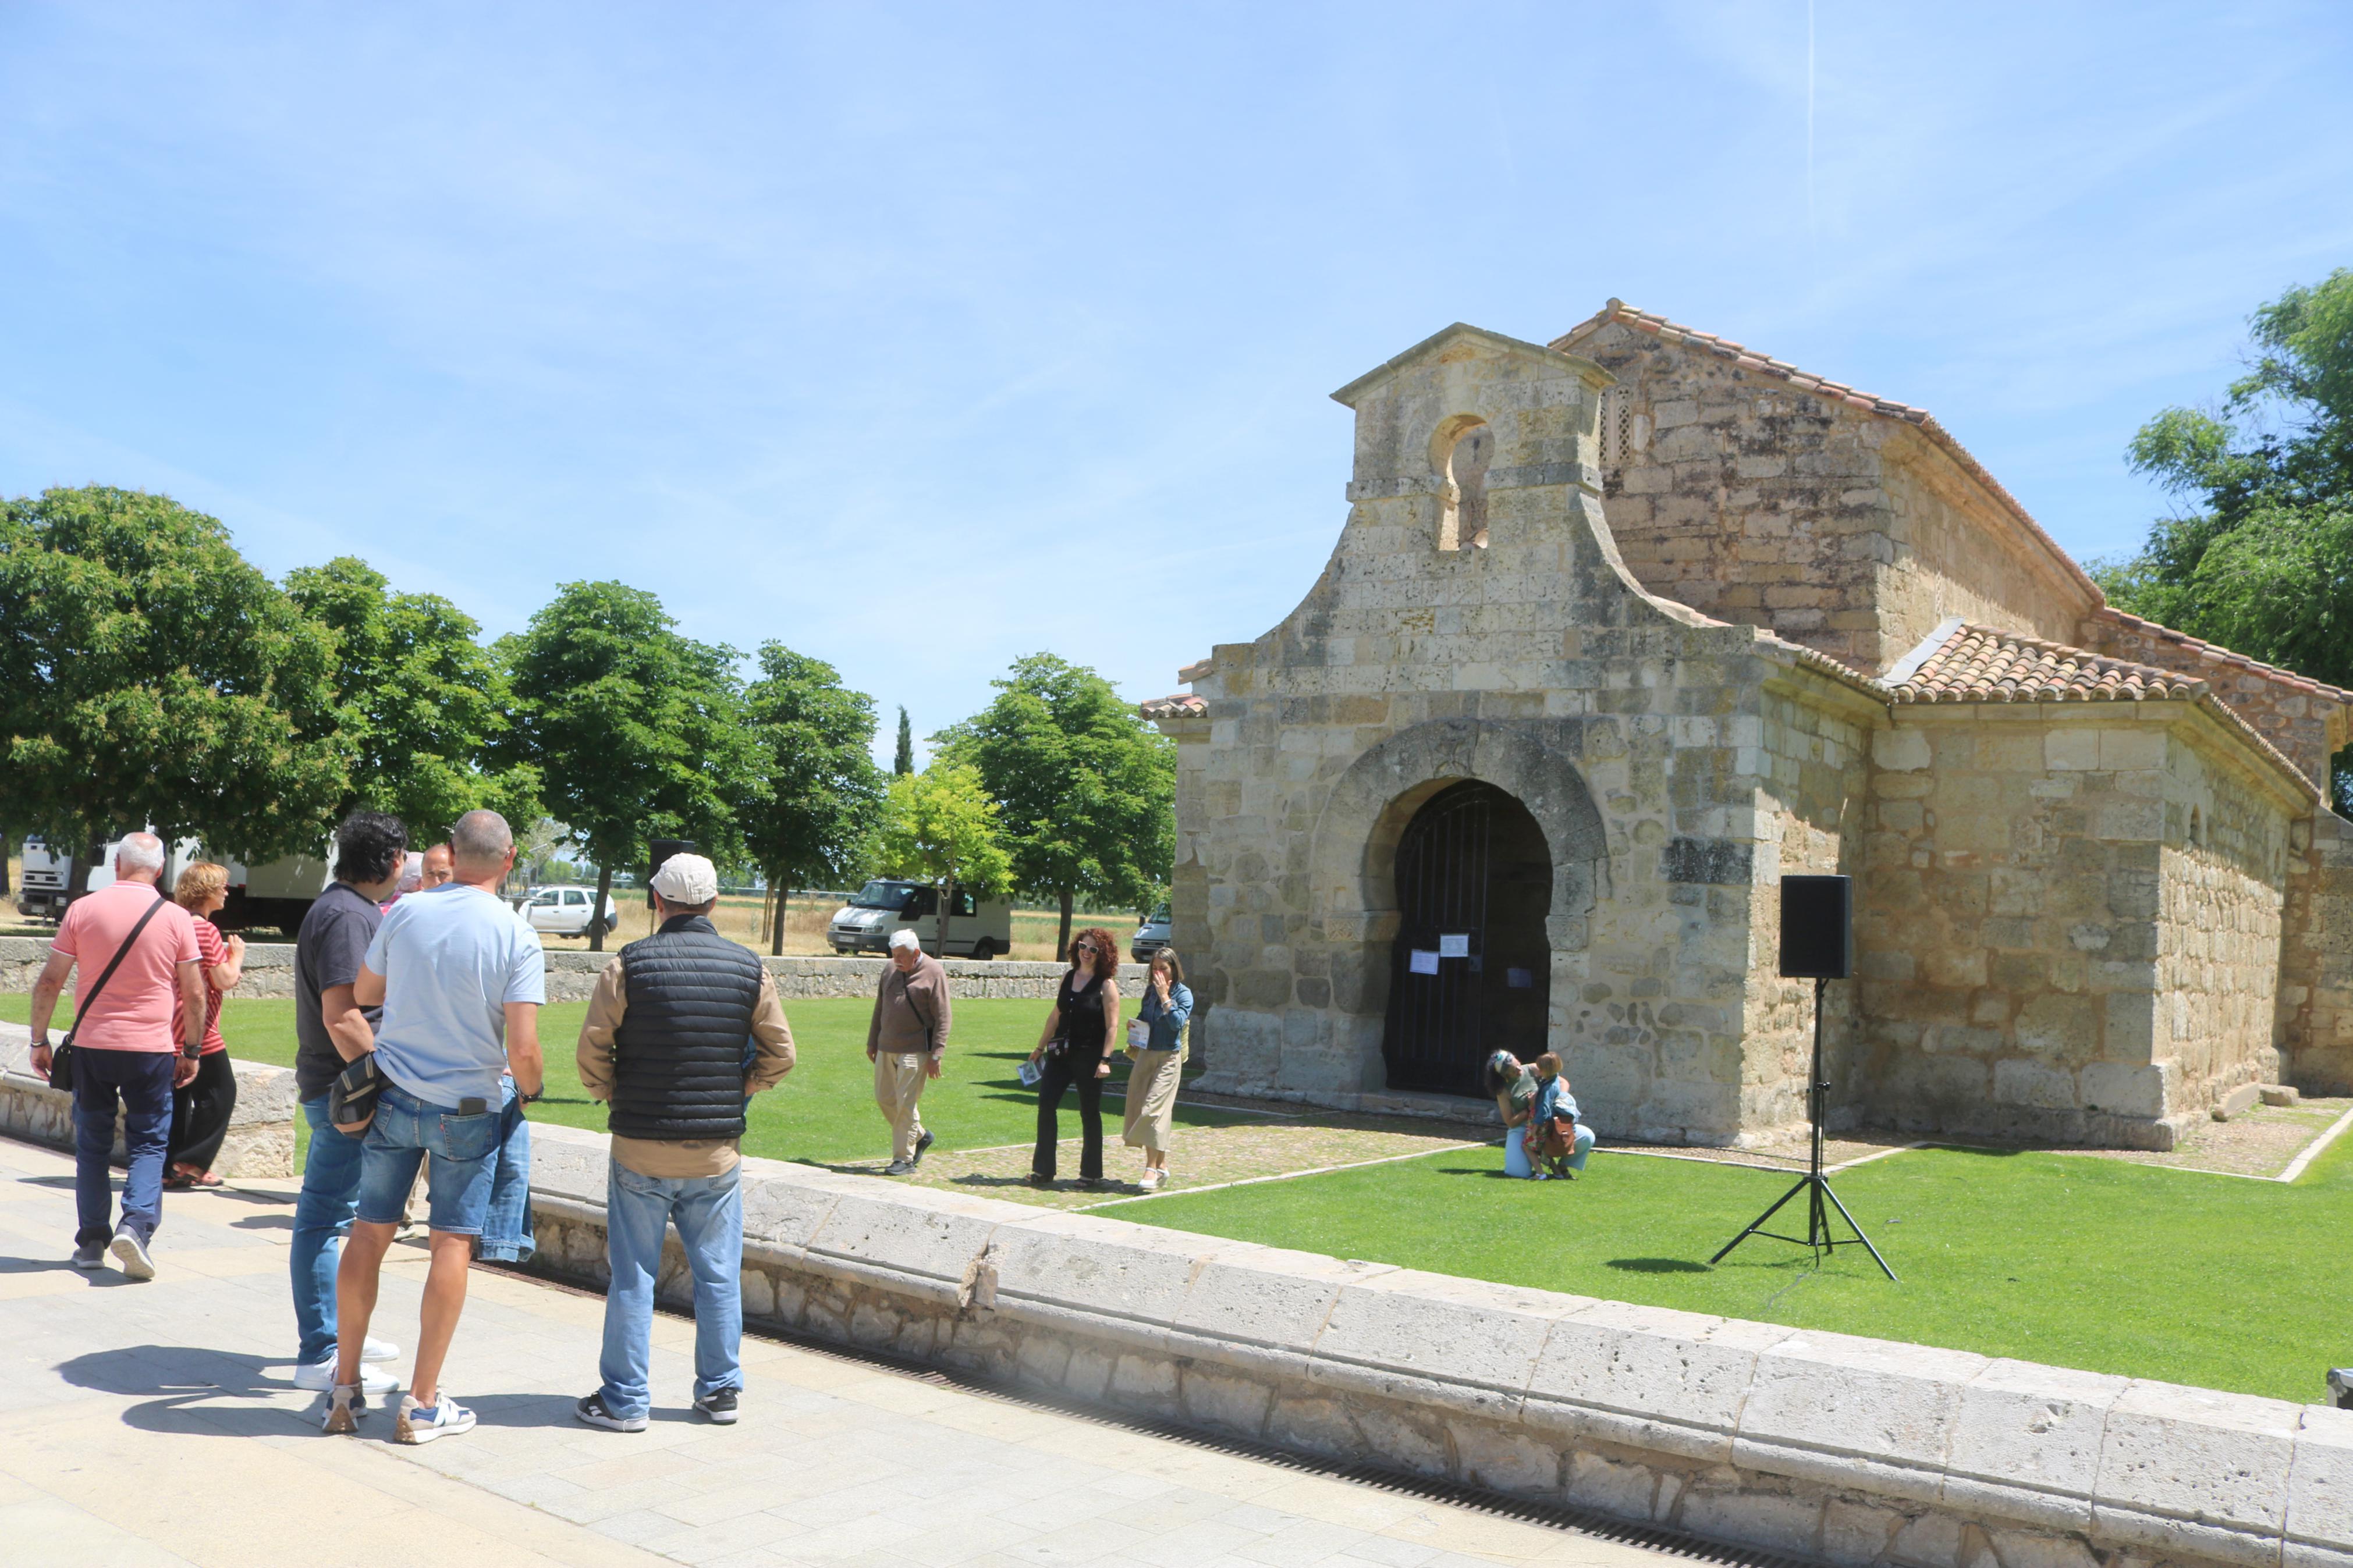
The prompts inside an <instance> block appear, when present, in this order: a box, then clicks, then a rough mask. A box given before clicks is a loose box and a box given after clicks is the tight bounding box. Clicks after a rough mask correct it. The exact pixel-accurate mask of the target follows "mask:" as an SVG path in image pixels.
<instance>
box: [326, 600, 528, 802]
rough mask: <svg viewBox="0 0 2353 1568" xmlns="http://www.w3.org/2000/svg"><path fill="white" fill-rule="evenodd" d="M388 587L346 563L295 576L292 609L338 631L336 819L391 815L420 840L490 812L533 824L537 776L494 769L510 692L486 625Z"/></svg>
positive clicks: (520, 769) (444, 605)
mask: <svg viewBox="0 0 2353 1568" xmlns="http://www.w3.org/2000/svg"><path fill="white" fill-rule="evenodd" d="M391 586H392V585H391V584H390V582H389V581H388V580H387V579H386V578H385V576H384V574H382V573H380V572H377V571H375V569H374V568H372V567H370V566H369V565H368V563H366V562H364V561H360V560H355V559H353V557H351V556H348V555H345V556H340V557H338V558H336V559H335V560H332V561H330V562H328V563H326V564H325V565H324V566H306V567H302V568H301V569H299V570H297V571H294V572H290V573H289V574H287V577H286V591H287V593H288V594H289V595H290V596H291V597H292V598H293V600H294V603H295V604H296V605H300V606H301V609H302V612H303V613H304V614H305V615H307V616H310V617H311V619H312V620H314V621H317V622H319V623H320V624H321V625H322V626H327V627H328V628H330V629H331V630H332V631H333V632H334V634H335V654H336V664H337V673H336V680H335V689H336V700H335V711H334V735H335V739H336V742H337V743H338V744H340V745H341V746H342V748H343V755H344V758H345V761H346V763H347V764H348V766H349V768H350V773H351V778H350V784H349V787H348V788H347V789H346V791H345V792H344V795H343V800H342V801H341V802H340V803H338V804H337V805H336V808H335V812H334V815H335V816H342V815H343V813H345V812H347V811H349V810H351V809H352V808H353V807H354V806H362V805H364V806H367V807H370V808H371V809H374V810H376V811H388V812H391V813H392V814H393V815H394V816H397V817H399V818H400V819H401V821H403V822H405V823H406V824H407V825H408V831H409V835H410V837H411V838H412V839H414V840H415V841H416V842H417V843H418V844H424V843H427V842H429V841H431V840H432V839H434V838H436V837H439V836H440V835H441V834H443V833H446V832H447V831H448V827H449V825H450V824H451V823H453V822H455V821H457V820H458V818H459V817H460V816H464V815H465V814H466V813H467V812H470V811H473V810H476V809H478V808H480V807H483V806H488V807H489V808H491V810H493V811H496V812H498V813H499V814H500V815H501V816H504V817H506V819H507V820H508V821H509V822H512V823H516V824H528V823H530V822H531V821H532V820H533V818H534V817H536V816H538V815H539V778H538V775H537V773H534V772H533V770H532V769H531V768H530V767H529V766H528V765H522V766H516V767H510V768H505V769H493V768H490V767H487V766H485V759H486V758H488V756H489V755H490V753H491V749H492V747H493V746H494V745H495V743H496V742H497V741H498V740H499V738H500V737H501V736H502V735H503V734H504V733H505V732H506V729H507V710H509V708H511V707H512V705H513V693H512V691H511V690H510V689H509V688H508V685H507V678H506V673H505V671H503V670H501V668H499V665H498V660H497V659H496V658H493V657H491V650H490V649H489V648H487V647H483V646H482V644H481V643H480V640H479V638H480V633H481V627H480V626H478V625H477V624H476V623H475V621H474V619H473V617H471V616H468V615H467V614H466V613H465V612H463V611H462V610H460V609H459V608H458V606H457V605H452V604H451V603H449V601H448V600H447V599H444V598H442V597H441V596H440V595H437V594H396V593H393V592H391V591H390V590H391Z"/></svg>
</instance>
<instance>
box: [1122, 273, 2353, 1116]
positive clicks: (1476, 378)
mask: <svg viewBox="0 0 2353 1568" xmlns="http://www.w3.org/2000/svg"><path fill="white" fill-rule="evenodd" d="M1334 396H1335V398H1336V399H1337V400H1338V401H1339V402H1340V403H1342V404H1344V405H1346V406H1347V407H1349V408H1350V409H1352V410H1353V411H1354V412H1355V415H1356V455H1355V469H1354V472H1353V473H1352V474H1351V475H1350V477H1349V479H1348V483H1347V501H1348V514H1347V521H1346V522H1345V525H1344V526H1343V527H1342V529H1341V531H1340V536H1339V539H1338V542H1337V543H1336V544H1335V547H1334V549H1333V552H1332V555H1331V559H1330V561H1329V563H1327V564H1326V565H1325V567H1324V573H1323V575H1322V577H1321V578H1320V579H1318V580H1317V582H1316V583H1315V584H1314V586H1313V587H1311V588H1310V589H1309V590H1308V591H1307V595H1306V597H1305V598H1304V599H1303V600H1302V601H1301V603H1300V605H1299V606H1298V608H1297V609H1295V610H1293V612H1292V613H1291V615H1290V616H1288V617H1287V618H1285V619H1284V620H1283V622H1282V624H1281V625H1279V626H1276V627H1274V628H1273V629H1272V630H1271V631H1269V632H1267V633H1266V634H1265V635H1264V636H1262V637H1259V638H1258V639H1257V640H1255V641H1253V642H1238V643H1228V644H1221V645H1219V646H1218V647H1216V648H1215V649H1213V650H1212V651H1211V653H1210V654H1209V657H1208V658H1205V659H1203V660H1201V661H1200V662H1199V663H1198V664H1195V665H1192V666H1190V667H1189V668H1187V669H1185V670H1184V671H1182V672H1180V679H1184V680H1186V681H1187V683H1189V685H1190V686H1191V688H1192V689H1191V691H1190V692H1188V693H1186V694H1182V695H1178V696H1175V697H1170V698H1165V699H1161V700H1156V701H1153V702H1148V703H1145V705H1144V712H1145V716H1146V717H1147V718H1149V719H1151V720H1153V721H1156V722H1157V723H1158V724H1159V725H1160V727H1161V728H1162V729H1163V730H1164V731H1166V732H1167V733H1169V734H1170V735H1172V736H1174V737H1175V738H1176V742H1177V756H1178V763H1177V852H1176V884H1175V893H1174V902H1175V907H1176V931H1175V938H1176V945H1177V947H1178V948H1179V950H1180V951H1181V952H1184V954H1185V955H1186V957H1187V960H1188V962H1189V963H1191V965H1192V973H1193V979H1194V984H1195V990H1196V993H1197V994H1198V997H1199V998H1200V1004H1201V1005H1200V1013H1199V1024H1198V1029H1197V1034H1196V1038H1197V1040H1198V1043H1199V1046H1200V1047H1201V1049H1202V1051H1203V1052H1204V1054H1205V1057H1206V1060H1207V1063H1208V1078H1207V1079H1205V1081H1204V1087H1208V1088H1214V1089H1227V1090H1232V1091H1240V1092H1247V1093H1254V1094H1261V1095H1272V1096H1277V1097H1284V1098H1296V1099H1301V1100H1311V1101H1319V1102H1324V1103H1331V1104H1337V1105H1358V1106H1375V1105H1383V1104H1394V1103H1398V1102H1400V1101H1409V1100H1411V1098H1412V1097H1416V1096H1429V1095H1455V1096H1460V1095H1468V1094H1475V1093H1476V1092H1477V1089H1476V1081H1475V1079H1476V1071H1477V1067H1478V1063H1479V1061H1480V1060H1481V1058H1482V1055H1483V1053H1484V1052H1486V1051H1487V1050H1490V1049H1493V1048H1494V1047H1499V1046H1500V1047H1509V1048H1511V1049H1513V1050H1514V1051H1516V1052H1517V1053H1518V1054H1519V1055H1521V1056H1522V1057H1524V1058H1525V1057H1533V1056H1535V1054H1536V1053H1537V1052H1538V1051H1540V1050H1543V1049H1546V1048H1550V1049H1552V1050H1555V1051H1557V1052H1559V1053H1560V1054H1561V1056H1562V1058H1564V1059H1565V1061H1566V1062H1567V1064H1568V1070H1569V1074H1570V1076H1571V1078H1572V1079H1573V1081H1574V1083H1575V1086H1576V1091H1577V1097H1578V1099H1579V1100H1580V1101H1581V1102H1582V1104H1583V1107H1584V1109H1585V1110H1586V1113H1587V1115H1588V1118H1589V1119H1590V1120H1591V1121H1593V1122H1594V1124H1595V1125H1596V1127H1597V1128H1598V1129H1599V1130H1600V1131H1601V1132H1602V1133H1603V1134H1604V1136H1605V1137H1616V1138H1620V1139H1625V1140H1633V1141H1642V1142H1690V1143H1709V1144H1727V1143H1740V1142H1748V1141H1755V1140H1757V1139H1760V1138H1764V1137H1768V1136H1771V1135H1773V1134H1775V1133H1776V1132H1778V1131H1784V1130H1786V1129H1787V1128H1788V1127H1789V1126H1790V1125H1791V1124H1793V1123H1797V1122H1799V1121H1802V1120H1803V1118H1804V1116H1805V1095H1806V1089H1805V1077H1806V1059H1807V1049H1808V1044H1809V1038H1810V1036H1809V1027H1810V1025H1809V1016H1810V1015H1809V1011H1808V1005H1807V1002H1808V996H1807V990H1808V987H1807V983H1804V982H1797V981H1787V980H1783V979H1781V978H1779V977H1778V974H1777V973H1776V942H1777V935H1778V918H1779V889H1780V881H1781V878H1782V877H1783V875H1784V874H1785V873H1792V872H1827V871H1837V872H1843V873H1846V874H1848V875H1850V876H1852V878H1853V879H1854V886H1855V893H1856V900H1855V902H1856V923H1855V932H1856V949H1857V966H1858V977H1857V979H1856V980H1855V981H1853V982H1852V983H1834V984H1831V986H1830V988H1829V1002H1828V1006H1827V1013H1826V1016H1827V1020H1828V1039H1829V1042H1830V1067H1831V1074H1830V1076H1831V1078H1832V1079H1833V1082H1834V1087H1833V1089H1832V1105H1833V1112H1832V1114H1833V1119H1834V1121H1836V1122H1838V1123H1839V1124H1842V1125H1870V1126H1877V1127H1886V1128H1895V1129H1905V1130H1916V1131H1941V1132H1947V1133H1952V1134H1962V1135H1967V1134H1975V1135H1991V1136H1998V1137H2005V1138H2023V1139H2029V1140H2037V1141H2052V1142H2079V1143H2095V1144H2109V1145H2118V1146H2128V1147H2138V1148H2168V1147H2170V1146H2171V1145H2172V1144H2173V1142H2174V1141H2175V1140H2176V1139H2177V1138H2178V1137H2179V1135H2180V1134H2181V1133H2182V1132H2183V1131H2185V1130H2186V1129H2187V1128H2188V1127H2189V1125H2191V1124H2192V1122H2193V1121H2195V1120H2196V1119H2198V1118H2201V1117H2204V1116H2206V1115H2208V1114H2209V1112H2210V1111H2211V1109H2212V1108H2213V1107H2214V1106H2215V1105H2216V1104H2217V1103H2218V1102H2219V1101H2221V1100H2222V1099H2224V1098H2225V1097H2227V1096H2229V1095H2231V1094H2232V1092H2233V1091H2234V1090H2239V1089H2242V1088H2243V1087H2244V1086H2248V1085H2252V1084H2257V1083H2271V1082H2278V1081H2284V1082H2287V1083H2291V1084H2297V1085H2301V1086H2302V1087H2304V1088H2305V1089H2307V1090H2309V1091H2322V1090H2327V1091H2334V1092H2338V1093H2342V1092H2347V1091H2348V1090H2353V823H2348V822H2347V821H2345V820H2343V819H2341V818H2339V817H2337V816H2335V815H2333V814H2332V813H2331V812H2330V811H2329V810H2328V809H2327V805H2326V804H2325V800H2326V792H2327V779H2328V770H2329V764H2330V758H2331V755H2332V753H2334V752H2337V751H2338V750H2339V749H2340V748H2343V747H2344V746H2346V745H2347V743H2348V740H2353V692H2347V691H2343V690H2339V689H2336V688H2334V687H2330V686H2327V685H2324V684H2321V683H2319V682H2316V681H2313V680H2309V679H2304V678H2302V677H2299V676H2297V675H2295V674H2294V673H2293V672H2291V671H2288V670H2284V669H2279V668H2273V667H2271V666H2268V665H2264V664H2260V663H2257V662H2255V661H2254V660H2252V659H2249V658H2242V657H2241V656H2239V655H2237V654H2233V653H2232V652H2230V651H2229V650H2227V649H2225V648H2221V647H2215V646H2213V645H2211V644H2209V643H2204V642H2201V641H2199V640H2198V639H2196V638H2194V637H2185V636H2183V635H2181V634H2179V633H2178V632H2174V631H2170V630H2168V629H2167V628H2166V627H2163V626H2157V625H2154V624H2152V623H2150V622H2147V621H2145V620H2141V619H2138V618H2137V617H2135V616H2128V615H2125V614H2122V613H2120V612H2118V611H2116V610H2115V609H2113V608H2111V607H2109V606H2108V605H2106V604H2105V602H2104V600H2103V598H2102V595H2101V594H2100V591H2099V589H2098V587H2097V586H2096V585H2095V584H2094V583H2093V582H2092V580H2091V579H2090V578H2089V577H2087V576H2086V575H2085V574H2084V571H2083V569H2082V568H2081V567H2080V566H2078V565H2077V564H2076V563H2074V562H2073V561H2072V560H2071V559H2069V558H2068V556H2067V554H2066V552H2064V551H2063V550H2062V549H2060V548H2059V546H2058V545H2057V544H2056V543H2055V542H2052V539H2051V537H2050V536H2049V535H2048V534H2047V533H2045V532H2044V531H2042V528H2041V527H2040V526H2039V525H2037V523H2036V522H2035V521H2034V519H2033V518H2032V517H2031V516H2030V515H2028V513H2027V511H2026V510H2025V508H2024V507H2023V506H2021V504H2020V503H2019V501H2018V500H2017V499H2016V498H2014V497H2013V496H2011V495H2010V492H2009V491H2007V490H2006V489H2003V488H2002V487H2001V485H2000V482H1999V481H1998V480H1996V479H1994V477H1993V476H1992V475H1991V474H1989V473H1988V472H1987V471H1986V469H1985V468H1983V466H1982V465H1980V464H1979V463H1978V461H1977V460H1976V459H1975V458H1972V457H1971V456H1970V455H1969V454H1968V451H1967V450H1966V449H1965V448H1964V447H1962V446H1961V445H1960V443H1959V442H1957V440H1955V439H1954V438H1953V437H1952V436H1951V435H1950V434H1949V433H1948V432H1947V431H1946V429H1945V428H1944V427H1943V426H1941V425H1939V424H1938V423H1937V422H1936V420H1935V419H1934V418H1933V417H1931V416H1929V415H1928V414H1927V413H1926V411H1925V410H1923V409H1919V408H1915V407H1911V406H1908V405H1904V404H1900V403H1894V402H1891V401H1889V400H1887V399H1885V398H1881V397H1873V396H1871V395H1866V394H1863V393H1860V392H1857V391H1856V390H1854V389H1853V388H1852V387H1851V386H1846V385H1843V384H1840V383H1837V382H1833V381H1827V380H1824V379H1823V378H1821V377H1820V376H1816V375H1812V374H1807V373H1805V372H1802V371H1800V370H1799V369H1798V368H1796V367H1795V366H1793V365H1789V364H1787V363H1782V362H1781V361H1778V360H1774V359H1768V358H1767V357H1766V356H1765V355H1764V354H1762V353H1757V352H1755V351H1752V350H1749V349H1746V348H1743V347H1742V346H1741V345H1739V344H1737V343H1734V342H1726V341H1725V340H1723V339H1721V338H1716V337H1713V336H1710V335H1709V334H1707V333H1704V332H1700V331H1692V330H1690V329H1688V328H1684V327H1681V326H1677V325H1675V324H1674V323H1672V322H1670V321H1665V320H1663V319H1662V318H1660V317H1658V316H1654V315H1651V314H1649V313H1647V312H1644V311H1641V310H1634V309H1632V308H1630V307H1629V306H1626V305H1623V304H1621V303H1620V302H1619V301H1617V300H1611V301H1610V302H1609V304H1608V305H1607V306H1606V307H1605V308H1604V309H1603V310H1601V311H1600V312H1599V314H1598V315H1596V316H1594V317H1593V318H1592V319H1590V320H1589V321H1585V322H1584V323H1582V324H1581V325H1579V326H1577V327H1576V328H1575V329H1573V330H1572V331H1569V332H1568V333H1567V335H1566V336H1564V337H1562V338H1560V339H1558V340H1556V342H1553V343H1552V344H1551V345H1550V346H1548V347H1547V346H1539V345H1537V344H1535V343H1531V342H1520V341H1517V340H1515V339H1512V338H1507V337H1503V336H1500V335H1498V334H1496V333H1493V332H1489V331H1482V330H1480V329H1478V328H1475V327H1468V326H1461V325H1457V326H1453V327H1450V328H1448V329H1447V330H1446V331H1442V332H1440V333H1439V334H1438V335H1437V336H1435V337H1432V338H1430V339H1429V340H1428V341H1427V342H1422V343H1419V344H1418V345H1416V346H1415V347H1413V348H1411V349H1409V350H1407V351H1406V352H1405V353H1401V354H1399V355H1398V357H1397V358H1395V359H1393V360H1390V361H1389V362H1388V363H1386V364H1383V365H1381V366H1379V367H1378V368H1377V369H1375V370H1373V371H1371V372H1369V373H1367V374H1365V375H1363V376H1360V377H1358V378H1357V379H1356V380H1355V381H1353V382H1350V383H1349V384H1347V385H1346V386H1344V387H1342V388H1341V389H1340V390H1339V391H1338V392H1337V393H1335V394H1334Z"/></svg>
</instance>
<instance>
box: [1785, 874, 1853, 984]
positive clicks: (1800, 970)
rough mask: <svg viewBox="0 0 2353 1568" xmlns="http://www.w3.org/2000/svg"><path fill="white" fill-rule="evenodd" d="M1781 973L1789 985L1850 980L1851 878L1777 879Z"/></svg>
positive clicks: (1851, 961)
mask: <svg viewBox="0 0 2353 1568" xmlns="http://www.w3.org/2000/svg"><path fill="white" fill-rule="evenodd" d="M1781 973H1783V974H1784V975H1786V976H1788V978H1790V979H1792V980H1847V979H1852V977H1853V975H1854V879H1853V878H1852V877H1784V878H1782V879H1781Z"/></svg>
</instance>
